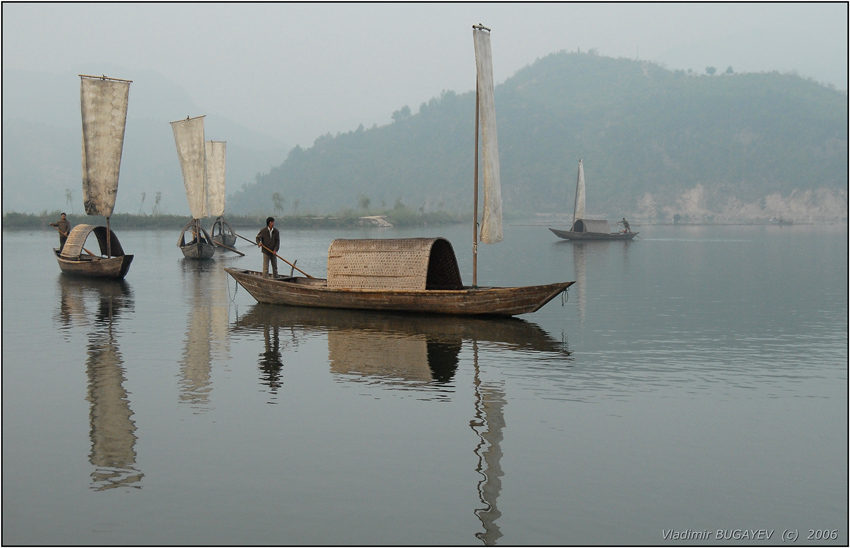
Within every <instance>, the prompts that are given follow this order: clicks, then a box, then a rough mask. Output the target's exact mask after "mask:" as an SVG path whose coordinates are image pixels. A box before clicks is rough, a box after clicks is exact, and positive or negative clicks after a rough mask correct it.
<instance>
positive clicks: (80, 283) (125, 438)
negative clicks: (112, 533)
mask: <svg viewBox="0 0 850 548" xmlns="http://www.w3.org/2000/svg"><path fill="white" fill-rule="evenodd" d="M59 285H60V289H61V299H60V304H59V310H58V314H57V316H58V321H59V323H60V325H61V329H62V330H63V331H64V332H65V334H66V337H70V334H71V329H72V328H73V327H81V328H83V329H85V330H86V331H87V332H88V344H87V345H86V354H87V358H86V375H87V376H88V394H87V396H86V400H88V402H89V403H90V404H91V407H90V410H89V422H90V427H91V431H90V437H91V453H90V454H89V462H91V464H92V465H93V466H94V467H95V469H94V472H92V474H91V477H92V481H93V484H92V489H94V490H96V491H105V490H108V489H114V488H116V487H133V488H136V489H140V488H141V485H139V483H140V481H141V479H142V477H144V474H142V473H141V472H139V471H138V470H137V469H136V450H135V445H136V439H137V438H136V424H135V422H134V421H133V420H132V416H133V411H132V410H131V409H130V401H129V399H128V397H127V390H126V389H125V388H124V381H125V380H126V379H125V377H124V360H123V358H122V356H121V352H120V349H119V345H118V333H119V330H118V323H119V320H120V318H121V317H123V316H126V314H127V313H132V312H133V294H132V291H131V289H130V286H129V285H128V284H127V282H125V281H123V280H120V281H119V280H94V279H84V278H70V277H68V276H60V277H59Z"/></svg>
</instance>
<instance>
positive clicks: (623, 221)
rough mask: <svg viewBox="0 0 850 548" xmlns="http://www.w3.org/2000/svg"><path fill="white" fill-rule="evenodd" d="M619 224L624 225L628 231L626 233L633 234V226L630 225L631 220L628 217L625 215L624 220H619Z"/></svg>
mask: <svg viewBox="0 0 850 548" xmlns="http://www.w3.org/2000/svg"><path fill="white" fill-rule="evenodd" d="M617 224H618V225H623V229H624V230H625V231H626V234H631V233H632V227H631V226H629V222H628V221H627V220H626V218H625V217H623V220H622V221H619V222H618V223H617Z"/></svg>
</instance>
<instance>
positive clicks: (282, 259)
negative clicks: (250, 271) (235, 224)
mask: <svg viewBox="0 0 850 548" xmlns="http://www.w3.org/2000/svg"><path fill="white" fill-rule="evenodd" d="M236 235H237V236H239V237H240V238H242V239H243V240H245V241H246V242H251V240H249V239H248V238H246V237H245V236H242V235H241V234H236ZM251 243H252V244H254V245H257V246H260V247H262V248H263V249H265V250H267V251H269V252H271V253H272V254H273V255H274V256H275V257H277V258H278V259H280V260H281V261H283V262H285V263H286V264H288V265H289V266H291V267H292V268H294V269H295V270H297V271H298V272H300V273H302V274H304V275H305V276H307V277H308V278H312V277H313V276H310V275H309V274H307V273H306V272H304V271H303V270H301V269H300V268H298V267H297V266H295V265H294V264H292V263H290V262H289V261H287V260H286V259H284V258H283V257H281V256H280V255H278V254H277V253H275V252H274V251H272V250H271V249H269V248H267V247H266V246H264V245H263V244H260V243H257V242H251Z"/></svg>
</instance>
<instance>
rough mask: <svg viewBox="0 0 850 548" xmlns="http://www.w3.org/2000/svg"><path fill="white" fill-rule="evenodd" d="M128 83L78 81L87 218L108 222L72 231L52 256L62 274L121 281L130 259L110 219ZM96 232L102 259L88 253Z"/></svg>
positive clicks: (82, 77)
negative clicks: (104, 224) (89, 242)
mask: <svg viewBox="0 0 850 548" xmlns="http://www.w3.org/2000/svg"><path fill="white" fill-rule="evenodd" d="M131 82H132V81H131V80H121V79H118V78H108V77H106V76H86V75H83V74H81V75H80V110H81V114H82V121H83V151H82V166H83V205H84V206H85V209H86V215H100V216H102V217H106V226H94V225H89V224H80V225H77V226H75V227H74V228H73V229H71V232H70V233H69V234H68V239H67V241H66V242H65V245H64V246H63V247H62V248H61V249H59V248H54V249H53V252H54V254H55V255H56V259H57V261H58V262H59V269H60V270H61V271H62V272H63V273H64V274H70V275H74V276H83V277H89V278H112V279H119V280H120V279H123V278H124V276H126V275H127V272H129V270H130V263H132V262H133V256H132V255H127V254H125V253H124V250H123V248H122V247H121V244H120V243H119V242H118V238H117V237H116V236H115V233H114V232H112V230H111V229H110V227H109V218H110V217H111V216H112V211H113V209H114V208H115V199H116V197H117V195H118V175H119V173H120V171H121V154H122V152H123V149H124V129H125V127H126V124H127V105H128V100H129V95H130V83H131ZM92 232H94V234H95V236H96V237H97V241H98V244H99V251H100V254H97V253H93V252H91V251H89V250H88V249H87V248H86V247H85V245H86V239H87V238H88V237H89V235H90V234H91V233H92Z"/></svg>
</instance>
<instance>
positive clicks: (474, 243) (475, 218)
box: [472, 75, 478, 287]
mask: <svg viewBox="0 0 850 548" xmlns="http://www.w3.org/2000/svg"><path fill="white" fill-rule="evenodd" d="M472 187H473V195H472V204H473V206H472V208H473V209H472V211H473V214H472V287H478V76H477V75H476V76H475V182H474V183H473V185H472Z"/></svg>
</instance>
